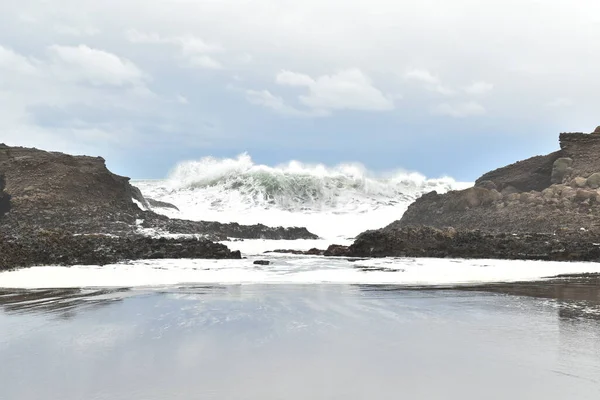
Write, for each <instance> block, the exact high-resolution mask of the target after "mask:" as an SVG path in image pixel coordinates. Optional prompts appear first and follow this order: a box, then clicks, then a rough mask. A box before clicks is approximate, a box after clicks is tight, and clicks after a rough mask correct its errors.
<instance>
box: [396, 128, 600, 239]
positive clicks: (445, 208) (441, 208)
mask: <svg viewBox="0 0 600 400" xmlns="http://www.w3.org/2000/svg"><path fill="white" fill-rule="evenodd" d="M560 144H561V150H560V151H557V152H554V153H551V154H549V155H547V156H537V157H533V158H530V159H527V160H524V161H520V162H517V163H515V164H511V165H509V166H507V167H503V168H499V169H497V170H495V171H492V172H489V173H487V174H484V175H483V176H482V177H481V178H479V179H478V180H477V182H476V186H475V187H473V188H469V189H465V190H461V191H451V192H448V193H445V194H437V193H435V192H432V193H428V194H426V195H424V196H422V197H421V198H419V199H417V200H416V201H415V202H414V203H413V204H411V205H410V206H409V207H408V210H407V211H406V212H405V213H404V215H403V216H402V219H401V220H400V222H396V223H395V224H399V226H432V227H436V228H445V227H454V228H456V229H459V230H481V231H483V232H490V233H503V232H538V233H553V232H555V231H557V230H560V229H562V228H566V229H569V230H578V229H580V228H585V229H587V230H592V231H598V232H600V191H598V190H597V189H598V188H600V158H598V156H597V155H598V154H600V135H595V134H594V135H592V134H582V133H563V134H561V135H560ZM494 187H495V188H494Z"/></svg>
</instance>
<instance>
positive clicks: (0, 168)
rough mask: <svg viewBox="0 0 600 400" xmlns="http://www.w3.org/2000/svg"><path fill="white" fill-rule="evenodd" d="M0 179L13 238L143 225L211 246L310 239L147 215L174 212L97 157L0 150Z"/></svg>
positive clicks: (5, 224) (4, 225) (302, 233)
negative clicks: (201, 238) (22, 233)
mask: <svg viewBox="0 0 600 400" xmlns="http://www.w3.org/2000/svg"><path fill="white" fill-rule="evenodd" d="M0 175H2V176H4V177H5V186H6V188H5V192H2V193H4V194H2V195H1V196H2V197H0V207H2V210H5V211H4V212H6V210H7V206H6V204H9V205H10V206H11V209H10V212H9V213H7V214H6V215H4V217H3V218H2V219H1V220H0V229H1V230H2V231H3V232H4V233H11V232H12V233H13V234H16V233H18V231H19V230H21V228H22V227H36V228H40V229H48V230H54V229H57V228H60V229H62V230H65V231H69V232H71V233H74V234H88V233H107V234H112V235H120V236H124V235H131V234H136V233H137V232H138V230H139V228H140V224H139V223H140V221H143V227H144V228H150V229H154V230H157V231H160V232H164V233H177V234H200V235H205V236H207V237H210V238H212V239H215V240H224V239H227V238H228V237H234V238H245V239H248V238H268V239H309V238H311V239H312V238H316V235H314V234H312V233H310V232H308V231H307V230H306V229H304V228H281V227H279V228H271V227H267V226H264V225H252V226H244V225H239V224H220V223H218V222H203V221H185V220H177V219H173V220H171V219H169V218H167V217H165V216H163V215H159V214H156V213H154V212H153V211H151V209H152V207H175V206H173V205H171V204H168V203H162V202H156V201H148V200H147V199H145V198H144V196H143V195H142V193H141V192H140V191H139V189H138V188H136V187H134V186H132V185H131V184H130V183H129V178H126V177H123V176H119V175H116V174H113V173H112V172H110V171H109V170H108V168H107V167H106V164H105V161H104V159H103V158H100V157H87V156H71V155H67V154H63V153H56V152H47V151H42V150H38V149H30V148H23V147H9V146H6V145H0ZM9 194H10V196H12V199H11V201H10V203H8V200H7V199H9V198H10V197H9V196H8V195H9ZM136 202H137V204H136Z"/></svg>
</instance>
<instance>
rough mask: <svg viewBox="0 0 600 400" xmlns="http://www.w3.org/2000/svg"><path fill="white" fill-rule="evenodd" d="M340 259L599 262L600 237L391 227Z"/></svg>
mask: <svg viewBox="0 0 600 400" xmlns="http://www.w3.org/2000/svg"><path fill="white" fill-rule="evenodd" d="M340 255H343V256H348V257H388V256H391V257H436V258H484V259H485V258H491V259H514V260H517V259H522V260H549V261H550V260H551V261H600V236H598V235H597V234H593V233H591V232H584V231H578V232H561V233H560V234H545V233H525V234H512V233H499V234H494V233H486V232H481V231H465V230H456V229H454V228H446V229H437V228H432V227H412V226H411V227H401V226H398V225H391V226H388V227H386V228H384V229H380V230H374V231H367V232H364V233H362V234H360V235H359V236H358V237H357V239H356V241H355V242H354V243H353V244H352V245H351V246H350V247H348V249H347V250H346V252H345V253H344V254H340Z"/></svg>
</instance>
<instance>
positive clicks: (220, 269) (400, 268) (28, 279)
mask: <svg viewBox="0 0 600 400" xmlns="http://www.w3.org/2000/svg"><path fill="white" fill-rule="evenodd" d="M259 258H260V259H265V258H266V259H268V260H270V261H271V264H270V265H266V266H262V265H254V264H253V261H254V260H256V259H259ZM583 272H600V264H597V263H564V262H544V261H504V260H449V259H370V260H357V261H354V262H350V261H348V260H346V259H339V258H327V259H326V258H323V257H317V256H315V257H308V256H289V255H276V254H270V255H268V256H266V257H265V256H261V257H257V256H254V257H249V258H248V259H243V260H150V261H137V262H133V263H127V264H116V265H107V266H103V267H98V266H75V267H34V268H26V269H19V270H16V271H10V272H4V273H1V274H0V287H3V288H68V287H164V286H182V285H183V286H185V285H195V284H314V283H320V284H390V285H400V286H402V285H405V286H432V285H435V286H440V285H444V286H445V285H460V284H475V283H485V282H513V281H533V280H540V279H544V278H546V277H551V276H555V275H558V274H565V273H583Z"/></svg>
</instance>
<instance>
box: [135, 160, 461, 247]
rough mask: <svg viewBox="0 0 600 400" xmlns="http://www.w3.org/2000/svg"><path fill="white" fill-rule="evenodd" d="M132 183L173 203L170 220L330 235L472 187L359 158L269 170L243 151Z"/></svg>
mask: <svg viewBox="0 0 600 400" xmlns="http://www.w3.org/2000/svg"><path fill="white" fill-rule="evenodd" d="M134 184H135V185H137V186H138V187H139V188H140V189H141V190H142V192H143V193H144V195H146V196H148V197H151V198H154V199H156V200H162V201H166V202H170V203H173V204H175V205H176V206H177V207H178V208H179V209H180V210H181V211H179V212H178V211H176V210H170V209H157V210H156V211H157V212H161V213H164V214H166V215H169V216H171V217H179V218H186V219H192V220H214V221H221V222H239V223H242V224H255V223H263V224H266V225H271V226H304V227H307V228H308V229H309V230H310V231H312V232H314V233H316V234H317V235H319V236H320V237H323V238H328V239H339V238H352V237H354V236H356V235H357V234H358V233H360V232H362V231H365V230H367V229H374V228H379V227H382V226H385V225H387V224H388V223H390V222H392V221H394V220H396V219H398V218H400V217H401V216H402V214H403V213H404V211H405V210H406V208H407V207H408V205H409V204H410V203H411V202H413V201H414V200H415V199H416V198H417V197H419V196H421V195H422V194H424V193H427V192H430V191H432V190H436V191H438V192H446V191H448V190H452V189H459V188H463V187H465V186H468V185H470V184H468V183H461V182H456V181H454V180H453V179H451V178H447V177H444V178H440V179H427V178H425V177H424V176H423V175H421V174H418V173H414V172H406V171H400V170H399V171H393V172H388V173H379V174H376V173H372V172H370V171H368V170H367V169H366V168H365V167H364V166H362V165H360V164H357V163H350V164H341V165H338V166H334V167H327V166H324V165H308V164H303V163H300V162H297V161H291V162H289V163H288V164H286V165H281V166H277V167H269V166H266V165H257V164H254V163H253V162H252V159H251V158H250V157H249V156H248V155H246V154H242V155H240V156H238V157H237V158H236V159H215V158H211V157H207V158H203V159H201V160H199V161H188V162H184V163H181V164H179V165H178V166H177V167H176V168H175V169H174V170H173V172H172V173H171V175H170V177H169V178H168V179H166V180H159V181H136V182H134Z"/></svg>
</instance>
